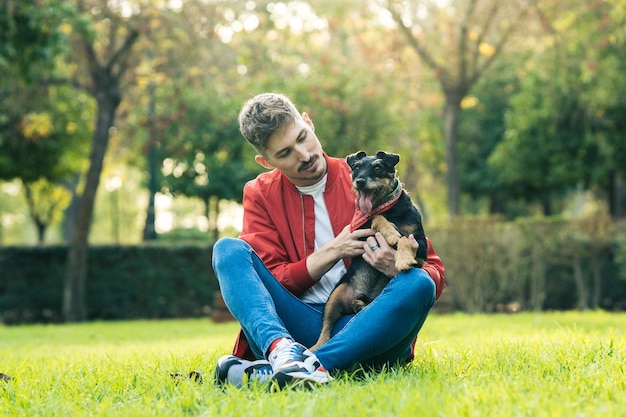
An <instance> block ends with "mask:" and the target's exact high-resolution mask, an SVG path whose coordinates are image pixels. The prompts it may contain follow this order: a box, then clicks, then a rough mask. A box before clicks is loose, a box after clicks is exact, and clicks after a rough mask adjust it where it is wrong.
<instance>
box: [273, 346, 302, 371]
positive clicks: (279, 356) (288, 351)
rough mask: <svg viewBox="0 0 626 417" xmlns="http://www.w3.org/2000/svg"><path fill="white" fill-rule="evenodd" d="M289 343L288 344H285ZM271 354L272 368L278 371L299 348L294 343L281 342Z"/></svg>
mask: <svg viewBox="0 0 626 417" xmlns="http://www.w3.org/2000/svg"><path fill="white" fill-rule="evenodd" d="M287 343H289V344H287ZM281 344H282V345H280V344H279V345H278V346H277V347H276V349H274V350H273V351H272V353H271V355H270V356H271V360H270V362H271V363H272V368H274V369H279V368H280V367H281V366H283V365H284V364H286V363H287V362H289V361H290V360H292V359H293V358H294V356H295V355H296V354H297V353H298V350H299V346H298V345H297V344H296V343H293V342H290V341H287V342H286V343H285V342H281Z"/></svg>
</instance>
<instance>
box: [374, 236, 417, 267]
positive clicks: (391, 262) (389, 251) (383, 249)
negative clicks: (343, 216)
mask: <svg viewBox="0 0 626 417" xmlns="http://www.w3.org/2000/svg"><path fill="white" fill-rule="evenodd" d="M409 242H410V244H411V248H413V257H415V255H416V254H417V249H418V248H419V247H420V245H419V243H418V242H417V240H415V237H414V236H413V235H409ZM372 248H374V249H372ZM395 257H396V250H395V249H394V248H392V247H391V246H389V244H388V243H387V241H386V240H385V238H384V237H383V235H382V234H380V233H378V232H377V233H376V234H375V235H374V236H370V237H368V238H367V240H366V242H365V244H364V245H363V259H365V262H367V263H368V264H370V265H372V266H373V267H374V268H376V269H377V270H379V271H380V272H382V273H383V274H385V275H387V276H388V277H393V276H395V275H398V274H399V273H400V271H399V270H398V269H397V268H396V262H395Z"/></svg>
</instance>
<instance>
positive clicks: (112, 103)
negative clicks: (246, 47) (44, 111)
mask: <svg viewBox="0 0 626 417" xmlns="http://www.w3.org/2000/svg"><path fill="white" fill-rule="evenodd" d="M109 5H110V3H108V4H107V3H105V2H98V3H97V4H90V3H87V2H85V1H82V0H79V1H78V4H77V6H78V10H79V11H80V12H81V13H82V14H83V15H84V16H90V15H91V16H94V14H95V13H105V15H106V19H105V20H101V21H100V24H101V25H105V26H107V29H108V30H107V34H108V37H107V38H103V39H98V38H97V37H96V36H94V33H92V32H91V31H90V30H89V29H88V28H86V27H84V26H83V27H81V26H78V25H76V26H75V29H76V31H75V35H76V39H75V40H76V46H77V47H78V48H79V49H78V50H77V51H75V52H77V54H76V57H75V59H76V64H77V66H78V67H79V68H85V70H86V74H77V75H76V76H75V78H72V79H70V80H68V82H69V83H71V84H72V85H75V86H77V87H79V88H81V89H84V90H85V91H87V92H89V94H91V95H92V97H93V98H94V99H95V102H96V109H97V110H96V112H97V116H96V125H95V130H94V132H93V136H92V140H91V154H90V156H89V168H88V170H87V173H86V177H85V182H84V188H83V190H82V193H81V195H80V197H79V200H78V204H77V208H76V218H75V221H74V224H73V227H72V231H71V236H70V242H69V251H68V256H67V263H66V268H65V285H64V292H63V314H64V317H65V320H66V321H69V322H73V321H82V320H85V319H86V318H87V310H86V306H85V298H84V293H85V280H86V269H87V247H88V238H89V229H90V227H91V220H92V216H93V208H94V201H95V196H96V192H97V190H98V186H99V183H100V173H101V172H102V166H103V161H104V156H105V153H106V149H107V145H108V142H109V137H110V129H111V127H113V126H114V120H115V113H116V110H117V107H118V106H119V104H120V102H121V100H122V96H123V93H122V88H121V86H122V83H123V77H124V76H125V75H126V72H127V70H128V67H129V64H130V58H131V54H130V52H131V49H132V46H133V44H134V43H135V42H136V40H137V37H138V36H139V31H138V30H137V29H135V28H129V27H128V25H127V23H126V22H125V21H124V19H123V18H122V17H121V16H120V15H119V14H116V13H113V12H112V11H111V10H110V9H109ZM96 6H97V8H96ZM94 17H97V16H94ZM80 64H82V65H80Z"/></svg>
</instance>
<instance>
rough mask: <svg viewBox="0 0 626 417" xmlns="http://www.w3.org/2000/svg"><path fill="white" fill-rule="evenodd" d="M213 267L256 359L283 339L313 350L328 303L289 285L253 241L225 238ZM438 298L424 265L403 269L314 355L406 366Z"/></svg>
mask: <svg viewBox="0 0 626 417" xmlns="http://www.w3.org/2000/svg"><path fill="white" fill-rule="evenodd" d="M213 269H214V270H215V273H216V275H217V278H218V281H219V284H220V289H221V292H222V296H223V298H224V301H225V303H226V305H227V306H228V309H229V310H230V312H231V313H232V315H233V316H234V317H235V319H237V321H238V322H239V324H240V325H241V327H242V329H243V332H244V334H245V335H246V338H247V339H248V342H249V343H250V347H251V349H252V351H253V352H254V355H255V356H256V357H257V358H259V359H261V358H263V357H264V356H265V352H267V351H268V349H269V347H270V344H271V343H272V342H273V341H274V340H276V339H278V338H281V337H288V338H291V339H293V340H296V341H297V342H300V343H302V344H303V345H305V346H307V347H308V346H313V345H314V344H315V342H316V341H317V338H318V336H319V334H320V330H321V328H322V312H323V309H324V305H323V304H319V305H318V304H306V303H304V302H302V301H301V300H300V299H299V298H297V297H296V296H294V295H293V294H292V293H290V292H289V291H288V290H287V289H285V288H284V287H283V286H282V285H281V284H280V283H279V282H278V281H277V280H276V278H274V276H273V275H272V274H271V273H270V271H269V270H268V269H267V268H266V267H265V265H264V264H263V262H262V261H261V259H260V258H259V257H258V256H257V254H256V253H255V252H254V250H253V249H252V248H251V247H250V245H249V244H248V243H246V242H245V241H243V240H241V239H233V238H223V239H220V240H219V241H218V242H217V243H216V244H215V246H214V248H213ZM434 302H435V284H434V282H433V280H432V279H431V278H430V276H429V275H428V274H427V273H426V272H425V271H424V270H423V269H418V268H413V269H411V270H409V271H403V272H401V273H400V274H398V275H397V276H395V277H394V278H393V279H392V280H391V281H390V282H389V284H387V286H386V287H385V288H384V290H383V292H382V293H381V294H380V295H379V296H378V297H377V298H376V299H375V300H374V301H372V303H371V304H370V305H368V306H367V307H366V308H365V309H363V310H362V311H361V312H359V313H358V314H355V315H352V316H347V317H344V318H343V319H342V320H340V321H339V322H338V323H337V324H336V325H335V327H334V329H333V337H332V338H331V340H330V341H329V342H328V343H326V344H324V345H323V346H321V347H320V348H319V349H317V350H316V351H315V355H316V356H317V357H318V359H319V360H320V362H321V363H322V365H323V366H324V367H325V368H326V369H329V370H334V369H350V368H352V367H354V366H355V365H362V366H367V367H369V366H372V367H379V366H381V365H385V364H394V363H397V362H401V363H404V362H406V360H407V359H409V358H410V355H411V351H412V349H411V344H412V342H413V340H414V339H415V337H416V336H417V333H418V332H419V330H420V329H421V327H422V325H423V324H424V321H425V320H426V317H427V316H428V312H429V311H430V308H431V307H432V305H433V303H434Z"/></svg>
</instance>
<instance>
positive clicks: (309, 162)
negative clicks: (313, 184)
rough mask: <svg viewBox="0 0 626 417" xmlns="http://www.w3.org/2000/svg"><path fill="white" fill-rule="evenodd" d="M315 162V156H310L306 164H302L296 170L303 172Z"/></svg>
mask: <svg viewBox="0 0 626 417" xmlns="http://www.w3.org/2000/svg"><path fill="white" fill-rule="evenodd" d="M316 160H317V155H312V156H311V159H309V160H308V161H306V162H303V163H302V164H301V165H300V167H299V168H298V171H304V170H305V169H307V168H308V167H310V166H311V165H312V164H313V163H315V161H316Z"/></svg>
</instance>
